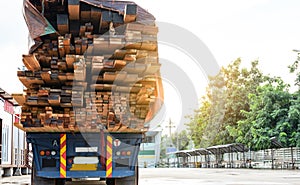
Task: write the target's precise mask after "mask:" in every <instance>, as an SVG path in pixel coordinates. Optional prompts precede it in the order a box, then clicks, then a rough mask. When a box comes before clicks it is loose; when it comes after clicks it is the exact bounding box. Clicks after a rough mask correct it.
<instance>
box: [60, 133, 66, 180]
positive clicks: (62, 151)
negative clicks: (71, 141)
mask: <svg viewBox="0 0 300 185" xmlns="http://www.w3.org/2000/svg"><path fill="white" fill-rule="evenodd" d="M66 152H67V134H60V170H59V171H60V178H66V177H67V165H66V163H67V154H66Z"/></svg>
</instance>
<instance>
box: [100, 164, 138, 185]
mask: <svg viewBox="0 0 300 185" xmlns="http://www.w3.org/2000/svg"><path fill="white" fill-rule="evenodd" d="M138 184H139V167H138V166H136V167H135V175H134V176H131V177H124V178H116V179H106V185H138Z"/></svg>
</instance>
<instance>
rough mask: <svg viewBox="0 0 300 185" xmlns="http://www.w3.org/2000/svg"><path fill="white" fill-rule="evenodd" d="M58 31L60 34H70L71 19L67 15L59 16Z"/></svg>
mask: <svg viewBox="0 0 300 185" xmlns="http://www.w3.org/2000/svg"><path fill="white" fill-rule="evenodd" d="M57 29H58V31H59V33H60V34H63V35H64V34H66V33H68V32H69V19H68V15H67V14H57Z"/></svg>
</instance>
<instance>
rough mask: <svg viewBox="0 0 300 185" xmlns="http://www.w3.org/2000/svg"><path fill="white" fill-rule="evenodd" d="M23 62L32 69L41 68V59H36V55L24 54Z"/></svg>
mask: <svg viewBox="0 0 300 185" xmlns="http://www.w3.org/2000/svg"><path fill="white" fill-rule="evenodd" d="M23 63H24V65H25V67H26V68H27V69H28V70H30V71H38V70H40V69H41V66H40V64H39V61H38V60H37V59H36V57H35V55H32V54H29V55H23Z"/></svg>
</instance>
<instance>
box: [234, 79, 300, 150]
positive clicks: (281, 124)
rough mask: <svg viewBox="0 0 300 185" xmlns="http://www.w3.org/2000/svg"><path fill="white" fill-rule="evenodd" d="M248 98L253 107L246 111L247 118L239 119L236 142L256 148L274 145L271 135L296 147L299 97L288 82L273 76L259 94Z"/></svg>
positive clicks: (285, 143)
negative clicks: (290, 90)
mask: <svg viewBox="0 0 300 185" xmlns="http://www.w3.org/2000/svg"><path fill="white" fill-rule="evenodd" d="M270 82H272V81H270ZM249 98H250V110H249V111H246V110H244V111H243V112H242V113H243V114H244V115H245V119H242V120H240V121H238V130H239V132H238V134H239V136H238V138H237V141H238V142H241V143H244V144H247V145H248V146H251V148H252V149H254V150H259V149H266V148H270V147H272V146H271V140H270V138H272V137H276V138H277V139H278V141H280V142H281V143H282V145H283V146H284V147H293V146H296V145H297V143H298V142H299V139H297V137H299V134H298V133H299V132H298V131H299V121H298V119H297V116H299V110H300V109H299V105H298V103H299V102H298V101H299V100H298V97H297V96H295V95H293V94H291V93H290V92H289V91H288V85H286V84H285V83H284V82H283V81H282V80H281V79H280V78H274V80H273V82H272V83H269V84H267V85H264V86H262V87H259V88H257V94H250V95H249ZM298 118H299V117H298Z"/></svg>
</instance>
